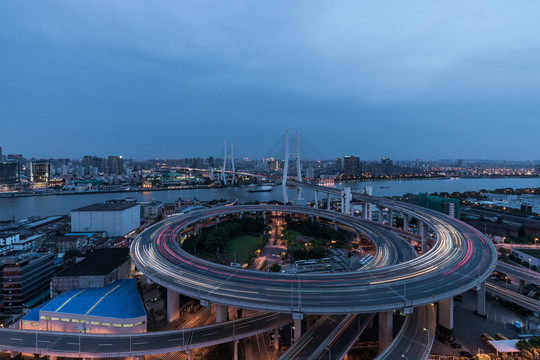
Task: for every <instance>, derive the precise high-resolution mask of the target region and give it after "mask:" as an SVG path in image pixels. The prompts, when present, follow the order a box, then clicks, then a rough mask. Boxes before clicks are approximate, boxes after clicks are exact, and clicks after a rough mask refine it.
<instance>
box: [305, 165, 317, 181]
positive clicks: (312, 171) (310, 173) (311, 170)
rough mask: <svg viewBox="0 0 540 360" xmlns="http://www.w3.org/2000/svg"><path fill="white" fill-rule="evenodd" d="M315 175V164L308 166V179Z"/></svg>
mask: <svg viewBox="0 0 540 360" xmlns="http://www.w3.org/2000/svg"><path fill="white" fill-rule="evenodd" d="M314 177H315V169H314V168H313V166H308V167H307V168H306V179H313V178H314Z"/></svg>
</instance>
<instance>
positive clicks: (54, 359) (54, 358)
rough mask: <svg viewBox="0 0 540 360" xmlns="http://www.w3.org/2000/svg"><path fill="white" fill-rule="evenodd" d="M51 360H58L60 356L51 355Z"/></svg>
mask: <svg viewBox="0 0 540 360" xmlns="http://www.w3.org/2000/svg"><path fill="white" fill-rule="evenodd" d="M49 360H58V356H53V355H49Z"/></svg>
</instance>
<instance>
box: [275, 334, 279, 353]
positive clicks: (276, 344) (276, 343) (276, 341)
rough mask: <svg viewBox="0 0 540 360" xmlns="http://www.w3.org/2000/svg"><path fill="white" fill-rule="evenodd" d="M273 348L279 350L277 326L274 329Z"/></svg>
mask: <svg viewBox="0 0 540 360" xmlns="http://www.w3.org/2000/svg"><path fill="white" fill-rule="evenodd" d="M274 350H276V351H278V350H279V328H275V329H274Z"/></svg>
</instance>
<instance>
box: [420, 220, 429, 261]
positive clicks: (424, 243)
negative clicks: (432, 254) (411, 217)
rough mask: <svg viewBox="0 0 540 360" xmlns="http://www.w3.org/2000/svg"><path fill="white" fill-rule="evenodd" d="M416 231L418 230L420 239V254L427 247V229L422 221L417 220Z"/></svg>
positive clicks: (423, 252)
mask: <svg viewBox="0 0 540 360" xmlns="http://www.w3.org/2000/svg"><path fill="white" fill-rule="evenodd" d="M418 231H419V232H420V239H421V240H422V254H425V253H426V249H427V239H426V238H427V231H426V225H425V224H424V222H423V221H418Z"/></svg>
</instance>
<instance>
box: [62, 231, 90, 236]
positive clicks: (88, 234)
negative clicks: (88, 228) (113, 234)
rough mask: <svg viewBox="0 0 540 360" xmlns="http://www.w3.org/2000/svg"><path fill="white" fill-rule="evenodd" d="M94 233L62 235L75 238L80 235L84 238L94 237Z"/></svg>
mask: <svg viewBox="0 0 540 360" xmlns="http://www.w3.org/2000/svg"><path fill="white" fill-rule="evenodd" d="M94 234H95V233H93V232H87V233H67V234H64V236H77V235H82V236H86V237H92V236H94Z"/></svg>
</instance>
